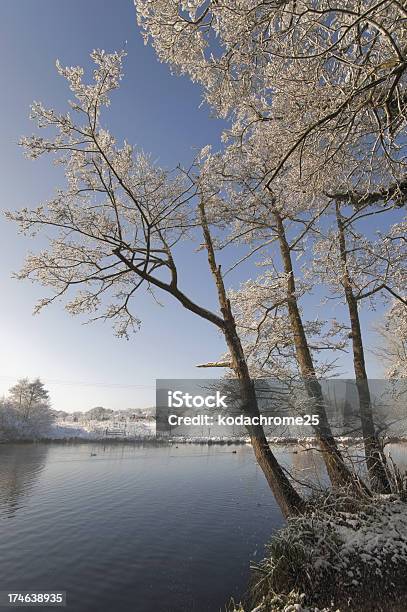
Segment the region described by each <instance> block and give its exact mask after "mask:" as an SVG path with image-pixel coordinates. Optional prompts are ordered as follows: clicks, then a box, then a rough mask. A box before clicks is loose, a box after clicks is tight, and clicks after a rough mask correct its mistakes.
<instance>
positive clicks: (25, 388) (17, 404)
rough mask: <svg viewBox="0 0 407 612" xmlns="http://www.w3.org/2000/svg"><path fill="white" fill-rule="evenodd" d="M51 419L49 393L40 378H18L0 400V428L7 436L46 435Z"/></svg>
mask: <svg viewBox="0 0 407 612" xmlns="http://www.w3.org/2000/svg"><path fill="white" fill-rule="evenodd" d="M54 419H55V417H54V415H53V413H52V411H51V409H50V400H49V393H48V391H47V389H46V388H45V387H44V384H43V383H42V382H41V380H40V379H39V378H36V379H35V380H33V381H30V380H29V379H28V378H22V379H20V380H19V381H18V382H17V383H16V384H15V385H14V386H13V387H11V389H10V390H9V394H8V396H7V397H6V398H5V399H3V400H2V401H1V402H0V431H1V433H2V435H3V436H4V437H5V438H7V439H14V438H28V439H32V438H40V437H42V436H45V435H46V434H47V433H48V432H49V429H50V427H51V425H52V423H53V422H54Z"/></svg>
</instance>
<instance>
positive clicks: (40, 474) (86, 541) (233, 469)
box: [0, 444, 405, 612]
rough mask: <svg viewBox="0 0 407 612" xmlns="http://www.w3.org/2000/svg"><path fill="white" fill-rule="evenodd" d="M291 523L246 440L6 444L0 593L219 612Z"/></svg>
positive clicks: (143, 609)
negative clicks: (234, 443) (36, 593)
mask: <svg viewBox="0 0 407 612" xmlns="http://www.w3.org/2000/svg"><path fill="white" fill-rule="evenodd" d="M274 450H275V452H276V454H277V456H278V457H279V459H280V460H281V461H283V463H285V464H286V465H288V464H289V465H290V466H291V467H294V468H298V469H301V470H302V472H303V473H304V470H305V472H306V470H307V468H308V469H311V467H312V466H311V464H312V462H313V461H314V460H315V458H314V459H311V453H309V452H308V453H301V452H298V453H294V454H292V453H291V452H290V453H288V452H287V451H286V450H284V448H283V447H277V448H275V449H274ZM233 451H235V452H233ZM394 451H395V455H396V458H397V459H398V460H399V461H401V463H405V461H404V460H405V449H403V452H402V453H401V451H400V450H399V449H397V448H396V447H395V449H394ZM400 453H401V454H400ZM316 460H317V461H318V457H317V459H316ZM283 522H284V521H283V518H282V515H281V513H280V511H279V509H278V507H277V505H276V503H275V501H274V499H273V497H272V495H271V493H270V491H269V489H268V487H267V484H266V482H265V479H264V477H263V475H262V473H261V471H260V469H259V468H258V467H257V465H256V463H255V460H254V458H253V454H252V451H251V448H250V447H249V446H246V445H243V446H218V445H213V446H206V445H192V444H191V445H189V444H187V445H179V446H178V448H177V447H175V446H152V445H145V446H137V445H130V444H111V445H105V446H104V445H103V444H19V445H17V444H4V445H0V577H1V578H0V590H10V591H13V590H26V591H27V590H33V591H41V590H52V591H56V590H63V591H66V592H67V602H68V609H69V610H72V612H85V611H86V612H91V611H95V612H96V611H98V612H104V611H105V610H106V611H111V612H113V611H120V612H127V611H129V612H130V611H131V612H134V611H137V612H138V611H140V612H152V611H154V612H166V611H168V612H183V611H202V612H203V611H210V612H216V611H217V610H222V609H224V606H225V604H226V603H227V602H228V601H229V598H230V597H231V596H234V597H235V598H237V599H239V597H241V596H242V595H243V593H244V590H245V586H246V584H247V580H248V577H249V563H250V562H251V561H259V560H260V559H261V558H262V556H263V553H264V544H265V543H266V542H267V541H268V540H269V539H270V536H271V535H272V533H273V532H274V531H275V530H276V529H278V528H279V527H281V525H282V524H283ZM2 609H4V610H6V609H7V608H2ZM37 609H38V608H37Z"/></svg>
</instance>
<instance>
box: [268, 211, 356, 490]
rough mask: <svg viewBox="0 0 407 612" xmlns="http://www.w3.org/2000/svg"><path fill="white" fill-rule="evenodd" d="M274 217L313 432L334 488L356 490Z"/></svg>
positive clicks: (281, 226) (288, 255) (278, 221)
mask: <svg viewBox="0 0 407 612" xmlns="http://www.w3.org/2000/svg"><path fill="white" fill-rule="evenodd" d="M274 217H275V220H276V227H277V234H278V239H279V245H280V253H281V258H282V261H283V266H284V271H285V273H286V274H287V275H288V280H287V308H288V315H289V319H290V324H291V329H292V332H293V337H294V346H295V353H296V357H297V361H298V365H299V368H300V372H301V376H302V378H303V379H304V383H305V387H306V391H307V395H308V397H310V398H311V399H312V400H313V403H314V405H315V409H316V410H317V412H318V416H319V425H318V426H314V430H315V433H316V435H317V439H318V442H319V444H320V446H321V450H322V452H323V457H324V461H325V465H326V469H327V472H328V476H329V478H330V480H331V482H332V484H333V485H334V486H347V485H352V486H355V484H357V486H358V487H360V486H361V483H360V482H358V481H357V478H356V477H355V475H354V474H353V473H352V472H351V470H350V469H349V468H348V467H347V465H346V464H345V462H344V460H343V457H342V455H341V453H340V451H339V449H338V446H337V444H336V440H335V438H334V436H333V434H332V431H331V428H330V425H329V422H328V419H327V415H326V410H325V400H324V397H323V394H322V389H321V385H320V384H319V382H318V380H317V377H316V373H315V368H314V362H313V359H312V355H311V351H310V349H309V346H308V341H307V337H306V335H305V330H304V325H303V322H302V318H301V314H300V311H299V308H298V302H297V297H296V295H295V291H296V287H295V279H294V271H293V266H292V260H291V251H290V246H289V244H288V241H287V237H286V233H285V228H284V223H283V219H282V217H281V215H280V214H279V213H278V212H274Z"/></svg>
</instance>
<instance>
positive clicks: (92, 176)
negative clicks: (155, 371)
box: [9, 51, 303, 514]
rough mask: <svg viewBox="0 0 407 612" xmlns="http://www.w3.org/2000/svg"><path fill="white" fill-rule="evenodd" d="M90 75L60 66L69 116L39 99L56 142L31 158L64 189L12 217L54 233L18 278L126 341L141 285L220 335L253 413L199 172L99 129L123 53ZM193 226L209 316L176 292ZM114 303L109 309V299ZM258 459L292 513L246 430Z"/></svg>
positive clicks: (286, 489) (44, 142) (99, 61)
mask: <svg viewBox="0 0 407 612" xmlns="http://www.w3.org/2000/svg"><path fill="white" fill-rule="evenodd" d="M92 59H93V60H94V62H95V64H96V69H95V71H94V75H93V77H94V78H93V81H92V82H91V83H87V82H85V80H84V78H83V69H82V68H79V67H73V68H63V67H61V66H60V65H59V64H57V67H58V71H59V73H60V74H61V75H63V76H64V77H65V78H66V79H67V81H68V83H69V85H70V88H71V90H72V91H73V93H74V95H75V100H74V101H73V102H71V103H70V105H71V112H69V113H66V114H59V113H57V112H56V111H55V110H53V109H47V108H45V107H44V106H43V105H42V104H40V103H35V104H34V105H33V107H32V117H33V119H35V120H36V121H37V123H38V127H39V128H40V129H42V128H47V133H48V131H49V128H51V130H52V129H53V130H54V131H56V135H54V136H45V137H40V136H38V135H34V136H32V137H29V138H24V139H23V140H22V144H23V145H24V147H25V149H26V151H27V154H28V156H29V157H31V158H34V159H35V158H37V157H39V156H41V155H43V154H49V153H53V154H54V155H55V156H56V160H57V162H58V163H59V164H61V165H62V166H63V167H64V168H65V175H66V179H67V188H66V189H60V190H58V192H57V195H56V197H54V198H53V199H52V200H51V201H49V202H47V203H45V204H43V205H41V206H39V207H38V208H37V209H35V210H29V209H24V210H22V211H18V212H16V213H9V217H10V218H11V219H13V220H15V221H17V222H18V223H19V224H20V227H21V229H22V231H23V232H26V233H30V234H32V233H34V234H35V233H36V232H37V231H38V230H40V229H45V228H47V230H50V229H51V230H52V232H53V235H52V238H51V240H50V244H49V246H48V248H47V249H46V250H44V251H42V252H41V253H39V254H32V255H30V256H29V257H28V259H27V261H26V264H25V267H24V268H23V270H22V272H21V274H20V278H31V279H35V280H37V281H38V282H40V283H41V284H42V285H44V286H47V287H50V288H51V289H52V290H53V295H52V296H51V297H49V298H45V299H44V300H42V301H41V302H40V304H39V305H38V308H39V309H41V308H42V307H44V306H45V305H47V304H49V303H51V302H52V301H53V300H55V299H56V298H60V297H62V296H65V295H66V294H67V293H69V292H70V291H72V290H73V291H75V290H77V292H76V294H75V295H74V297H73V298H72V299H70V300H69V301H68V303H67V306H66V307H67V309H68V311H69V312H71V313H72V314H79V313H85V312H87V313H92V314H93V315H96V316H94V318H103V319H109V320H112V321H113V323H114V325H115V327H116V331H117V333H118V334H119V335H121V336H123V335H124V336H127V335H128V333H129V332H130V330H131V329H136V328H137V327H138V326H139V323H140V322H139V320H138V318H137V316H136V315H135V313H134V310H133V300H134V295H135V294H136V292H137V291H139V290H140V288H146V289H147V290H148V291H150V292H155V291H162V292H165V293H167V294H169V295H171V296H172V297H173V298H174V299H175V300H177V301H178V303H179V304H180V305H182V306H183V307H184V308H186V309H187V310H189V311H191V312H192V313H194V314H195V315H197V316H199V317H201V318H203V319H205V320H206V321H208V322H210V323H211V324H213V325H215V327H216V328H217V329H218V330H220V332H221V333H222V334H223V336H224V338H225V342H226V344H227V347H228V350H229V353H230V356H231V367H232V370H233V372H234V373H235V376H236V377H237V378H238V380H239V383H240V389H241V397H242V404H243V408H244V409H245V410H247V411H248V412H249V413H250V414H256V415H258V405H257V399H256V394H255V391H254V387H253V383H252V380H251V378H250V373H249V369H248V366H247V361H246V358H245V355H244V351H243V348H242V345H241V341H240V338H239V335H238V333H237V331H236V323H235V319H234V316H233V312H232V309H231V305H230V301H229V300H228V297H227V294H226V289H225V285H224V281H223V276H222V273H221V268H220V266H219V265H218V263H217V259H216V248H215V246H214V242H213V239H212V234H211V220H210V219H209V220H208V216H207V211H206V208H207V198H206V196H207V192H206V190H205V189H204V188H203V187H201V185H200V183H199V181H198V180H195V178H194V174H195V170H192V171H191V173H189V172H183V171H179V172H172V173H171V172H167V171H165V170H162V169H161V168H158V167H156V166H155V165H154V164H152V163H151V161H150V160H149V158H148V157H147V156H146V155H144V154H143V153H142V152H140V151H136V150H134V148H133V147H132V146H131V145H130V144H128V143H126V142H125V143H124V144H123V145H122V146H118V145H117V144H116V141H115V139H114V137H113V136H112V135H111V134H110V132H109V131H108V130H106V129H105V128H104V127H102V125H101V121H100V115H101V110H102V108H103V106H107V105H108V104H109V95H110V93H111V91H112V90H114V89H116V88H117V87H118V86H119V82H120V79H121V76H122V59H123V53H112V54H108V53H105V52H104V51H94V52H93V53H92ZM195 227H199V228H200V230H201V238H200V240H201V241H202V239H203V248H204V249H205V250H206V252H207V258H208V265H209V269H210V272H211V274H212V277H213V280H214V287H215V289H216V294H217V298H218V304H219V312H213V311H211V310H208V309H207V308H206V307H205V306H203V305H201V304H198V303H196V302H195V301H193V300H192V299H191V298H190V297H189V296H188V295H187V294H186V293H185V292H183V291H182V290H181V289H180V282H181V273H182V268H180V266H179V265H178V263H177V262H176V254H175V250H176V249H175V247H176V245H177V244H178V243H179V242H180V241H182V240H184V239H186V238H190V237H191V236H193V235H194V228H195ZM108 299H110V302H109V303H108V305H107V306H106V302H107V300H108ZM249 434H250V437H251V441H252V446H253V450H254V453H255V455H256V458H257V461H258V463H259V465H260V466H261V468H262V470H263V472H264V474H265V476H266V478H267V481H268V483H269V485H270V487H271V488H272V490H273V492H274V494H275V496H276V499H277V500H278V502H279V503H280V505H281V508H282V510H283V512H285V513H286V514H290V513H293V512H297V511H298V510H300V509H301V508H302V507H303V502H302V500H301V498H300V496H299V494H298V493H297V492H296V490H295V489H294V488H293V486H292V485H291V483H290V482H289V480H288V478H287V476H286V474H285V473H284V471H283V469H282V468H281V466H280V465H279V464H278V462H277V460H276V458H275V457H274V455H273V453H272V451H271V449H270V447H269V445H268V444H267V440H266V437H265V434H264V431H263V429H262V427H260V426H253V427H250V428H249Z"/></svg>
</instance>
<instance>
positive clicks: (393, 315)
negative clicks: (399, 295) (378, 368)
mask: <svg viewBox="0 0 407 612" xmlns="http://www.w3.org/2000/svg"><path fill="white" fill-rule="evenodd" d="M376 331H377V332H378V334H379V336H380V340H381V341H380V344H379V346H378V347H377V348H376V349H375V351H374V352H375V354H376V355H377V356H378V357H379V358H380V359H381V360H382V363H383V365H384V366H385V368H386V372H385V373H386V376H387V377H388V378H394V379H401V378H403V379H404V378H407V308H406V307H405V306H404V305H403V304H402V303H401V302H400V300H394V301H393V302H392V304H391V307H390V308H389V310H388V311H387V312H386V315H385V318H384V322H383V323H382V324H380V325H379V326H378V328H377V330H376Z"/></svg>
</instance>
